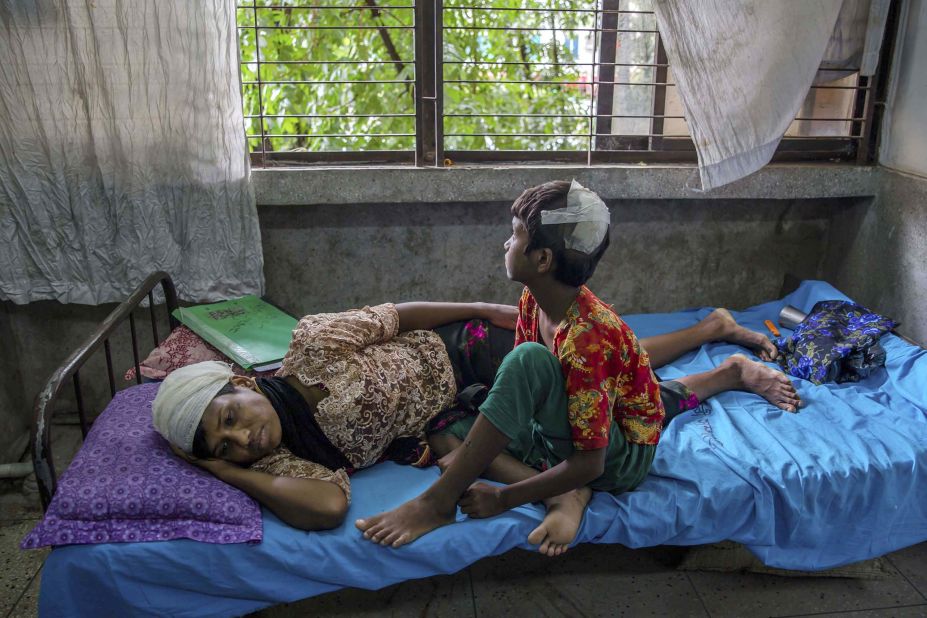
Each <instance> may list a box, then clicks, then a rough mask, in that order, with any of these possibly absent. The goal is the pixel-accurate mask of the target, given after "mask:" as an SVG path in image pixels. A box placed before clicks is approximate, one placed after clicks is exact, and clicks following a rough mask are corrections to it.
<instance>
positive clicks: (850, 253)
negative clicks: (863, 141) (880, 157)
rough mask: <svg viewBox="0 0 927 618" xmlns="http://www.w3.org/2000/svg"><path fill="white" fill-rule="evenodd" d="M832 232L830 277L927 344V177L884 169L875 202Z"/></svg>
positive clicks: (827, 270) (827, 262)
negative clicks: (897, 321) (926, 309)
mask: <svg viewBox="0 0 927 618" xmlns="http://www.w3.org/2000/svg"><path fill="white" fill-rule="evenodd" d="M832 237H833V241H832V243H831V245H830V247H829V254H828V257H827V258H826V259H825V265H824V274H825V277H826V278H828V279H829V280H830V281H832V282H833V283H834V284H835V285H836V286H837V287H838V288H839V289H841V290H843V291H844V292H845V293H846V294H848V295H849V296H850V297H852V298H854V299H856V300H857V301H858V302H860V303H862V304H863V305H866V306H867V307H869V308H871V309H873V310H875V311H879V312H882V313H885V314H887V315H890V316H891V317H893V318H895V319H896V320H899V321H900V322H901V326H900V327H899V329H898V330H899V331H900V332H901V333H903V334H905V335H907V336H909V337H911V338H912V339H914V340H915V341H917V342H919V343H921V344H922V345H927V312H925V308H927V180H925V179H924V178H921V177H918V176H912V175H909V174H904V173H901V172H895V171H892V170H889V169H885V170H883V173H882V179H881V190H880V192H879V197H878V198H877V199H876V201H875V203H874V204H872V205H871V206H870V207H868V208H858V207H857V208H851V209H850V210H848V211H847V216H845V217H842V218H840V219H839V220H837V221H835V225H834V228H833V230H832Z"/></svg>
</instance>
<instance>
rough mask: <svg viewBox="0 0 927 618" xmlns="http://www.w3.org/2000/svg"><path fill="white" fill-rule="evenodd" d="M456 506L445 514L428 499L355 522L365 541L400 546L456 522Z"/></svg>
mask: <svg viewBox="0 0 927 618" xmlns="http://www.w3.org/2000/svg"><path fill="white" fill-rule="evenodd" d="M456 510H457V509H456V506H455V507H454V509H452V510H451V511H450V512H443V511H442V510H441V509H440V508H438V507H437V506H436V505H435V504H434V503H433V502H432V501H431V500H429V499H428V498H427V497H425V496H419V497H417V498H414V499H412V500H409V501H408V502H406V503H405V504H402V505H400V506H398V507H396V508H395V509H393V510H392V511H387V512H386V513H380V514H379V515H374V516H373V517H369V518H367V519H358V520H357V521H355V522H354V525H355V526H357V529H358V530H360V531H361V532H363V533H364V538H365V539H368V540H370V541H373V542H374V543H379V544H380V545H390V546H392V547H400V546H402V545H406V544H407V543H411V542H412V541H414V540H415V539H417V538H419V537H420V536H423V535H425V534H428V533H429V532H431V531H432V530H434V529H435V528H440V527H441V526H446V525H447V524H450V523H453V522H454V514H455V512H456Z"/></svg>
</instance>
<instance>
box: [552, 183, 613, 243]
mask: <svg viewBox="0 0 927 618" xmlns="http://www.w3.org/2000/svg"><path fill="white" fill-rule="evenodd" d="M566 202H567V205H566V208H558V209H557V210H542V211H541V225H557V224H561V223H575V224H576V225H575V226H574V227H573V231H572V232H571V233H569V234H568V235H567V236H565V237H564V239H563V244H564V247H565V248H567V249H572V250H574V251H580V252H582V253H585V254H587V255H589V254H591V253H593V252H594V251H595V250H596V249H598V248H599V245H601V244H602V240H603V239H604V238H605V235H606V234H608V225H609V223H610V222H611V214H610V213H609V211H608V206H606V205H605V202H603V201H602V198H600V197H599V196H598V195H596V194H595V192H593V191H590V190H589V189H587V188H585V187H584V186H582V185H581V184H579V183H578V182H576V181H575V180H574V181H573V182H572V184H571V185H570V190H569V192H568V193H567V199H566Z"/></svg>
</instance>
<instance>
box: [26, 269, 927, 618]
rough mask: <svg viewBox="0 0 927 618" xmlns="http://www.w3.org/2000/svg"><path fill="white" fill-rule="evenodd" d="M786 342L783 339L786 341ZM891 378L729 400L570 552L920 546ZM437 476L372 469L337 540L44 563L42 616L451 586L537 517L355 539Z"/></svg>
mask: <svg viewBox="0 0 927 618" xmlns="http://www.w3.org/2000/svg"><path fill="white" fill-rule="evenodd" d="M832 298H846V297H845V296H843V295H842V294H841V293H839V292H838V291H837V290H835V289H834V288H832V287H831V286H829V285H827V284H826V283H821V282H805V283H804V284H803V285H802V286H801V288H800V289H799V290H797V291H796V292H794V293H793V294H790V295H789V296H787V297H786V298H784V299H782V300H779V301H775V302H771V303H766V304H763V305H758V306H756V307H753V308H751V309H749V310H747V311H744V312H741V313H735V314H734V315H735V318H736V319H737V321H738V322H740V323H741V324H743V325H745V326H748V327H751V328H754V329H756V330H761V331H762V330H764V329H763V325H762V324H763V320H764V319H775V317H776V315H777V314H778V312H779V309H780V308H781V307H782V306H783V305H784V304H786V303H788V304H792V305H794V306H796V307H799V308H801V309H803V310H806V311H807V310H808V309H810V308H811V306H812V305H814V303H815V302H817V301H819V300H825V299H832ZM709 311H710V310H709V309H699V310H692V311H682V312H677V313H672V314H650V315H637V316H632V315H629V316H625V319H626V320H627V322H628V323H629V324H630V325H631V326H632V327H633V328H634V330H635V331H636V332H637V334H638V336H642V337H643V336H648V335H653V334H658V333H661V332H667V331H671V330H674V329H677V328H682V327H685V326H689V325H691V324H694V323H695V322H697V321H698V320H699V319H701V318H702V317H704V316H705V315H707V314H708V312H709ZM786 332H787V331H786ZM882 342H883V345H884V347H885V350H886V352H887V355H888V360H887V364H886V367H887V371H877V372H875V373H874V375H872V376H870V377H869V378H868V379H866V380H863V381H862V382H859V383H856V384H840V385H824V386H814V385H812V384H811V383H809V382H804V381H796V386H797V388H798V391H799V392H800V394H801V397H802V399H803V400H804V401H805V402H806V403H807V405H806V407H804V408H803V409H802V411H801V412H800V413H799V414H797V415H793V414H788V413H786V412H782V411H780V410H778V409H776V408H774V407H773V406H771V405H769V404H767V403H766V402H765V401H764V400H762V399H761V398H759V397H757V396H754V395H750V394H748V393H739V392H729V393H723V394H721V395H719V396H718V397H716V398H713V399H712V400H710V401H709V402H708V404H705V405H703V406H702V407H701V408H699V409H698V410H695V411H693V412H690V413H687V414H685V415H683V416H681V417H679V418H678V419H676V420H674V421H673V423H672V424H671V425H670V426H669V428H668V429H667V431H666V432H665V433H664V435H663V438H662V439H661V441H660V446H659V448H658V450H657V456H656V459H655V461H654V464H653V470H652V472H651V475H650V476H649V477H648V479H647V480H646V481H645V482H644V483H643V484H642V485H641V486H640V487H639V488H638V489H637V490H636V491H634V492H630V493H627V494H624V495H621V496H618V497H615V496H611V495H608V494H597V495H596V496H595V497H594V498H593V500H592V502H591V503H590V506H589V509H588V512H587V514H586V516H585V519H584V521H583V525H582V528H581V530H580V533H579V538H578V541H579V542H593V543H621V544H623V545H627V546H629V547H645V546H652V545H659V544H675V545H695V544H702V543H712V542H716V541H721V540H724V539H731V540H734V541H738V542H740V543H744V544H746V545H747V546H748V547H749V548H750V549H751V550H752V551H753V552H754V553H755V554H756V555H757V556H758V557H759V558H760V559H761V560H763V562H765V563H766V564H768V565H770V566H775V567H782V568H788V569H808V570H811V569H824V568H829V567H834V566H837V565H841V564H846V563H850V562H855V561H859V560H863V559H867V558H871V557H874V556H878V555H881V554H884V553H886V552H890V551H893V550H896V549H899V548H902V547H905V546H908V545H913V544H916V543H919V542H922V541H924V540H927V352H925V351H924V350H921V349H919V348H916V347H914V346H911V345H908V344H906V343H904V342H903V341H901V340H900V339H899V338H897V337H895V336H893V335H887V336H886V337H885V338H883V340H882ZM734 352H743V349H741V348H738V347H737V346H733V345H727V344H710V345H707V346H705V347H703V348H702V349H701V350H699V351H698V352H693V353H690V354H687V355H686V356H684V357H683V358H681V359H680V360H678V361H677V362H676V363H673V365H671V366H668V367H666V368H664V369H662V370H661V371H659V373H660V375H661V377H662V378H664V379H671V378H675V377H679V376H682V375H686V374H688V373H694V372H698V371H704V370H706V369H710V368H711V367H714V366H716V365H717V364H718V363H720V362H721V361H722V360H723V359H724V358H726V357H727V356H729V355H730V354H732V353H734ZM437 475H438V473H437V470H436V469H428V470H417V469H413V468H409V467H401V466H397V465H394V464H389V463H387V464H381V465H378V466H375V467H374V468H371V469H369V470H365V471H363V472H361V473H358V474H357V475H355V476H354V478H353V488H354V489H353V497H354V502H353V504H352V505H351V510H350V513H349V514H348V518H347V520H346V522H345V524H344V525H343V526H342V527H341V528H339V529H336V530H332V531H326V532H311V533H307V532H300V531H298V530H295V529H293V528H290V527H288V526H286V525H284V524H282V523H281V522H280V521H279V520H278V519H277V518H276V517H274V516H273V515H271V514H270V513H267V512H266V511H265V514H264V541H263V542H262V543H260V544H257V545H210V544H205V543H198V542H194V541H185V540H180V541H169V542H157V543H134V544H109V545H87V546H71V547H63V548H58V549H55V550H54V551H52V553H51V554H50V555H49V557H48V559H47V560H46V563H45V567H44V569H43V571H42V588H41V593H40V600H39V609H40V614H41V615H43V616H71V615H93V616H104V615H112V616H125V615H134V616H138V615H172V616H228V615H239V614H242V613H246V612H249V611H254V610H257V609H260V608H262V607H266V606H268V605H271V604H275V603H280V602H286V601H294V600H297V599H301V598H305V597H308V596H313V595H316V594H321V593H324V592H329V591H332V590H336V589H338V588H341V587H345V586H353V587H358V588H371V589H373V588H381V587H383V586H388V585H390V584H394V583H396V582H400V581H404V580H408V579H415V578H421V577H428V576H430V575H435V574H439V573H453V572H455V571H458V570H460V569H462V568H464V567H466V566H467V565H469V564H471V563H473V562H475V561H476V560H479V559H480V558H484V557H486V556H490V555H495V554H500V553H502V552H505V551H508V550H509V549H511V548H513V547H523V548H530V547H531V546H529V545H528V544H527V543H526V541H525V538H526V536H527V534H528V532H529V531H530V530H531V529H532V528H533V527H534V526H535V525H537V523H538V522H539V521H540V519H541V517H542V516H543V510H542V509H541V508H540V507H537V506H531V505H529V506H524V507H521V508H518V509H515V510H514V511H511V512H509V513H507V514H504V515H501V516H499V517H496V518H492V519H488V520H468V519H467V518H465V517H463V516H460V515H458V523H457V524H455V525H451V526H447V527H444V528H442V529H440V530H438V531H436V532H434V533H432V534H430V535H428V536H426V537H423V538H422V539H419V540H418V541H416V542H415V543H412V544H411V545H408V546H406V547H403V548H400V549H386V548H382V547H379V546H376V545H373V544H372V543H370V542H368V541H364V540H363V539H362V538H361V537H360V534H359V533H358V532H357V530H356V529H355V528H354V526H353V521H354V519H355V518H357V517H360V516H365V515H370V514H373V513H376V512H379V511H382V510H385V509H388V508H391V507H394V506H396V505H398V504H400V503H401V502H403V501H405V500H407V499H409V498H411V497H413V496H415V495H417V494H418V493H420V492H421V491H422V490H423V489H425V488H426V487H427V486H428V485H429V484H430V483H431V482H432V481H433V480H434V479H435V478H437Z"/></svg>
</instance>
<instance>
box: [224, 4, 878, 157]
mask: <svg viewBox="0 0 927 618" xmlns="http://www.w3.org/2000/svg"><path fill="white" fill-rule="evenodd" d="M238 21H239V24H238V26H239V33H240V47H241V72H242V101H243V109H244V115H245V126H246V133H247V139H248V144H249V148H250V151H251V155H252V161H253V163H254V164H255V165H257V166H270V165H281V164H284V165H285V164H296V165H301V164H310V163H323V164H332V163H339V162H352V163H357V162H369V163H405V164H418V165H425V166H435V165H437V166H442V165H447V164H452V163H454V162H490V161H492V162H498V161H561V162H576V163H589V164H593V163H600V162H601V163H607V162H658V161H667V162H673V161H678V162H685V161H695V159H696V157H695V150H694V147H693V144H692V140H691V139H690V136H689V132H688V129H687V126H686V122H685V118H684V117H683V114H682V104H681V102H680V99H679V95H678V92H677V90H676V87H675V84H674V83H673V73H672V67H671V66H670V65H669V63H668V61H667V58H666V54H665V52H664V50H663V46H662V44H661V41H660V34H659V32H658V30H657V27H656V18H655V15H654V12H653V0H546V1H543V2H542V1H541V0H495V2H494V3H493V4H492V5H478V4H473V3H472V2H471V1H470V0H444V1H441V0H358V2H356V3H355V4H350V5H348V4H341V5H338V4H325V3H324V2H323V1H322V0H253V1H252V2H240V4H239V7H238ZM890 24H891V19H890ZM891 31H892V28H891V27H890V28H888V29H887V33H889V32H891ZM883 52H884V50H883ZM884 56H885V54H884V53H883V57H884ZM878 81H879V76H878V75H876V76H874V77H864V76H860V75H859V73H858V70H857V69H856V68H854V67H847V66H841V67H837V68H833V67H829V66H827V65H822V67H821V69H820V71H819V72H818V77H817V79H816V80H815V83H814V85H813V86H812V88H811V91H810V92H809V94H808V97H807V100H806V101H805V104H804V105H803V107H802V110H801V111H800V113H799V115H798V117H797V118H796V119H795V122H793V123H792V125H791V126H790V127H789V129H788V131H787V133H786V136H785V138H784V139H783V140H782V143H781V145H780V147H779V150H778V152H777V154H776V157H775V159H777V160H852V161H859V162H866V161H868V160H869V159H868V158H869V156H870V154H869V152H870V150H871V148H870V147H869V142H870V141H871V140H872V138H873V137H874V124H875V123H874V122H873V120H872V119H873V108H874V105H873V103H874V96H873V89H874V88H875V86H876V84H877V83H878Z"/></svg>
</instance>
